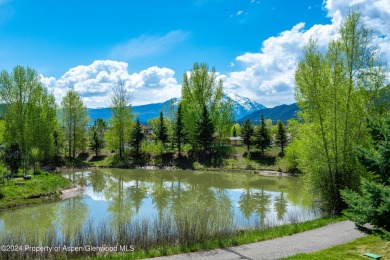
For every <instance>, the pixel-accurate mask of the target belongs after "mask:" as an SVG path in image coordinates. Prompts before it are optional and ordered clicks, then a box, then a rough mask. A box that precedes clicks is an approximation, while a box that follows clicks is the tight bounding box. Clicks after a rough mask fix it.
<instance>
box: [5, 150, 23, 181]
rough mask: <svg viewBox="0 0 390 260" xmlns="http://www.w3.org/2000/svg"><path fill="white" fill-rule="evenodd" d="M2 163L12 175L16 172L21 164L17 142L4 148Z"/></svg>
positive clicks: (20, 153)
mask: <svg viewBox="0 0 390 260" xmlns="http://www.w3.org/2000/svg"><path fill="white" fill-rule="evenodd" d="M4 157H5V158H4V159H3V160H4V163H5V165H6V166H7V168H8V169H9V171H10V172H11V174H12V175H14V174H16V173H17V172H18V170H19V168H20V167H21V166H22V159H23V153H22V152H21V151H20V148H19V145H18V144H12V145H10V146H8V147H7V148H6V149H5V152H4Z"/></svg>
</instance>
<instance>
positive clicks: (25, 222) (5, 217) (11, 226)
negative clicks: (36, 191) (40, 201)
mask: <svg viewBox="0 0 390 260" xmlns="http://www.w3.org/2000/svg"><path fill="white" fill-rule="evenodd" d="M57 206H58V204H55V203H51V204H46V205H39V206H35V207H26V208H21V209H17V210H11V211H6V212H5V214H1V215H0V220H2V221H3V222H4V225H3V226H4V232H10V233H12V234H20V232H22V234H23V236H25V237H29V234H33V235H34V236H35V235H38V238H39V239H40V240H42V239H43V237H44V234H45V233H47V232H48V231H51V230H53V229H54V228H55V224H56V222H57V221H58V214H57V211H56V209H57ZM1 232H3V230H2V231H1Z"/></svg>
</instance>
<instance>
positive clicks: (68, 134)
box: [61, 90, 89, 158]
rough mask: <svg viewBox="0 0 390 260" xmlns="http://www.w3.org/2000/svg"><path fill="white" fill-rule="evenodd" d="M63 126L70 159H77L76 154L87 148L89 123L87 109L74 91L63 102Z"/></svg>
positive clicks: (69, 92)
mask: <svg viewBox="0 0 390 260" xmlns="http://www.w3.org/2000/svg"><path fill="white" fill-rule="evenodd" d="M61 106H62V124H63V126H64V129H65V139H66V142H67V144H68V157H69V158H76V152H77V151H79V150H83V149H84V148H85V140H86V129H87V125H88V122H89V117H88V116H87V108H86V107H85V106H84V103H83V101H82V100H81V97H80V96H79V95H78V94H77V92H76V91H74V90H69V91H68V92H67V93H66V95H65V97H64V98H63V99H62V102H61Z"/></svg>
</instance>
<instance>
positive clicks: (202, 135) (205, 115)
mask: <svg viewBox="0 0 390 260" xmlns="http://www.w3.org/2000/svg"><path fill="white" fill-rule="evenodd" d="M195 129H196V131H195V133H196V135H195V137H196V141H197V142H198V143H199V144H200V146H201V149H202V150H203V151H205V152H207V151H210V148H211V145H212V144H213V135H214V130H215V129H214V125H213V122H212V121H211V119H210V116H209V112H208V111H207V107H206V106H203V112H202V116H201V117H200V119H199V120H198V121H197V122H196V124H195Z"/></svg>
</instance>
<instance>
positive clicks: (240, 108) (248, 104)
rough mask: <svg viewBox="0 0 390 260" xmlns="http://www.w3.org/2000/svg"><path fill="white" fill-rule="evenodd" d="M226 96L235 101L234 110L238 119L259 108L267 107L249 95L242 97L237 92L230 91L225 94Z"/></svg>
mask: <svg viewBox="0 0 390 260" xmlns="http://www.w3.org/2000/svg"><path fill="white" fill-rule="evenodd" d="M224 98H225V99H227V98H229V99H230V100H231V101H232V102H233V110H234V114H235V116H236V120H238V119H240V118H242V117H244V116H246V115H249V114H251V113H253V112H255V111H257V110H260V109H264V108H266V107H265V106H264V105H262V104H259V103H257V102H256V101H253V100H251V99H250V98H247V97H242V96H240V95H237V94H233V93H229V94H225V95H224Z"/></svg>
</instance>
